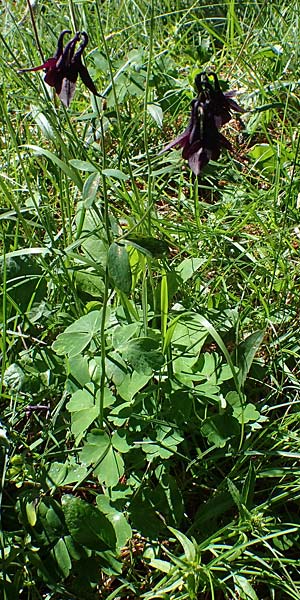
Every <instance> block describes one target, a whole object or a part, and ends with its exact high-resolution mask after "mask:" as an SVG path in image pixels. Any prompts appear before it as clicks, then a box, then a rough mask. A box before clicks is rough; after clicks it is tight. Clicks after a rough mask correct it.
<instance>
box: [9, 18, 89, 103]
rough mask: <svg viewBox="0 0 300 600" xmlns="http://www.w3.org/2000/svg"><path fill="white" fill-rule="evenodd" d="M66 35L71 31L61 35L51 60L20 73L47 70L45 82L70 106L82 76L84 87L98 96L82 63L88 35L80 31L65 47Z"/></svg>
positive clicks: (63, 32) (65, 31)
mask: <svg viewBox="0 0 300 600" xmlns="http://www.w3.org/2000/svg"><path fill="white" fill-rule="evenodd" d="M66 33H71V31H69V30H67V29H66V30H64V31H62V33H61V34H60V36H59V38H58V42H57V50H56V52H55V54H54V56H52V57H51V58H48V59H47V60H46V61H45V62H44V63H43V64H42V65H39V66H38V67H32V68H30V69H22V70H21V71H20V72H21V73H24V72H27V71H41V70H42V69H44V70H45V72H46V75H45V78H44V79H45V82H46V83H48V85H50V86H52V87H54V88H55V91H56V93H57V94H58V96H59V97H60V99H61V101H62V102H63V104H65V106H69V105H70V102H71V100H72V98H73V96H74V93H75V87H76V81H77V78H78V75H80V77H81V79H82V81H83V83H84V85H85V86H86V87H87V88H88V89H89V90H90V91H91V92H92V93H93V94H95V96H100V94H98V92H97V89H96V86H95V84H94V82H93V81H92V79H91V76H90V75H89V72H88V70H87V68H86V67H85V66H84V64H83V63H82V60H81V58H82V53H83V50H84V49H85V47H86V46H87V44H88V39H89V38H88V35H87V33H86V32H85V31H82V32H80V31H78V32H77V33H76V34H75V36H74V37H73V38H72V39H71V40H70V41H69V42H68V43H67V44H66V46H65V48H64V47H63V39H64V36H65V34H66ZM81 37H82V38H83V41H82V43H81V44H80V46H79V48H78V50H77V52H76V53H75V47H76V44H77V42H78V41H79V40H80V38H81Z"/></svg>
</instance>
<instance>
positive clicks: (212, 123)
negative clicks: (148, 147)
mask: <svg viewBox="0 0 300 600" xmlns="http://www.w3.org/2000/svg"><path fill="white" fill-rule="evenodd" d="M210 75H211V76H212V77H213V78H214V86H213V85H212V83H211V81H210V80H209V77H208V76H207V75H206V73H199V74H198V75H197V76H196V79H195V85H196V88H197V92H198V97H197V98H196V99H194V100H193V101H192V109H191V117H190V122H189V124H188V126H187V128H186V129H185V131H184V132H183V133H181V134H180V135H179V136H178V137H177V138H175V140H173V141H172V142H170V143H169V144H167V146H165V148H163V150H162V151H161V152H160V153H159V154H162V153H163V152H166V151H167V150H170V149H171V148H173V147H174V146H180V147H181V148H182V157H183V158H185V159H187V160H188V163H189V166H190V168H191V169H192V171H193V173H194V174H195V175H199V173H200V171H201V170H202V169H203V167H204V166H205V165H207V163H208V162H209V161H210V160H217V159H218V158H219V156H220V153H221V149H222V148H227V150H232V146H231V144H230V142H229V141H228V140H227V139H226V138H225V137H224V135H222V133H220V131H219V128H220V127H221V126H222V125H224V124H225V123H228V121H229V120H230V119H231V113H230V111H231V110H236V111H238V112H244V111H243V109H242V108H241V107H240V106H239V105H238V104H237V103H236V102H235V101H234V100H232V99H231V96H232V95H234V92H225V93H223V92H222V91H221V89H220V86H219V81H218V78H217V76H216V75H215V73H210Z"/></svg>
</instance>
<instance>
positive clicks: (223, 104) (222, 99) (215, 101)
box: [195, 72, 244, 129]
mask: <svg viewBox="0 0 300 600" xmlns="http://www.w3.org/2000/svg"><path fill="white" fill-rule="evenodd" d="M209 77H213V79H214V86H213V85H212V84H211V82H210V80H209ZM195 86H196V89H197V92H198V98H199V99H201V101H202V102H209V103H210V107H211V110H212V112H213V113H214V119H215V123H216V126H217V127H218V129H219V128H220V127H222V125H225V123H228V122H229V121H230V119H231V118H232V116H231V113H230V111H232V110H233V111H235V112H239V113H243V112H244V109H243V108H242V107H241V106H239V105H238V103H237V102H235V100H232V98H233V96H235V94H236V92H235V91H233V90H232V91H231V92H222V90H221V88H220V84H219V80H218V77H217V75H216V73H208V75H207V74H206V73H205V72H202V73H199V74H198V75H196V77H195Z"/></svg>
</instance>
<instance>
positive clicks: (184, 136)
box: [158, 125, 190, 156]
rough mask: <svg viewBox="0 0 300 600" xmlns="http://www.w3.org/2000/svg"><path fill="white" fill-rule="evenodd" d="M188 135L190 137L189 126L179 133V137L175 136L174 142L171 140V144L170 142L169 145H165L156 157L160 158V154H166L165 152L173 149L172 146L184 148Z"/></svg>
mask: <svg viewBox="0 0 300 600" xmlns="http://www.w3.org/2000/svg"><path fill="white" fill-rule="evenodd" d="M189 135H190V125H189V126H188V127H187V128H186V129H185V131H184V132H183V133H181V134H180V135H178V136H177V138H175V140H172V142H170V143H169V144H167V145H166V146H165V147H164V148H163V149H162V150H161V151H160V152H159V153H158V156H160V155H161V154H163V153H164V152H167V150H171V148H174V146H181V147H183V148H184V146H185V145H186V143H187V142H188V139H189Z"/></svg>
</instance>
